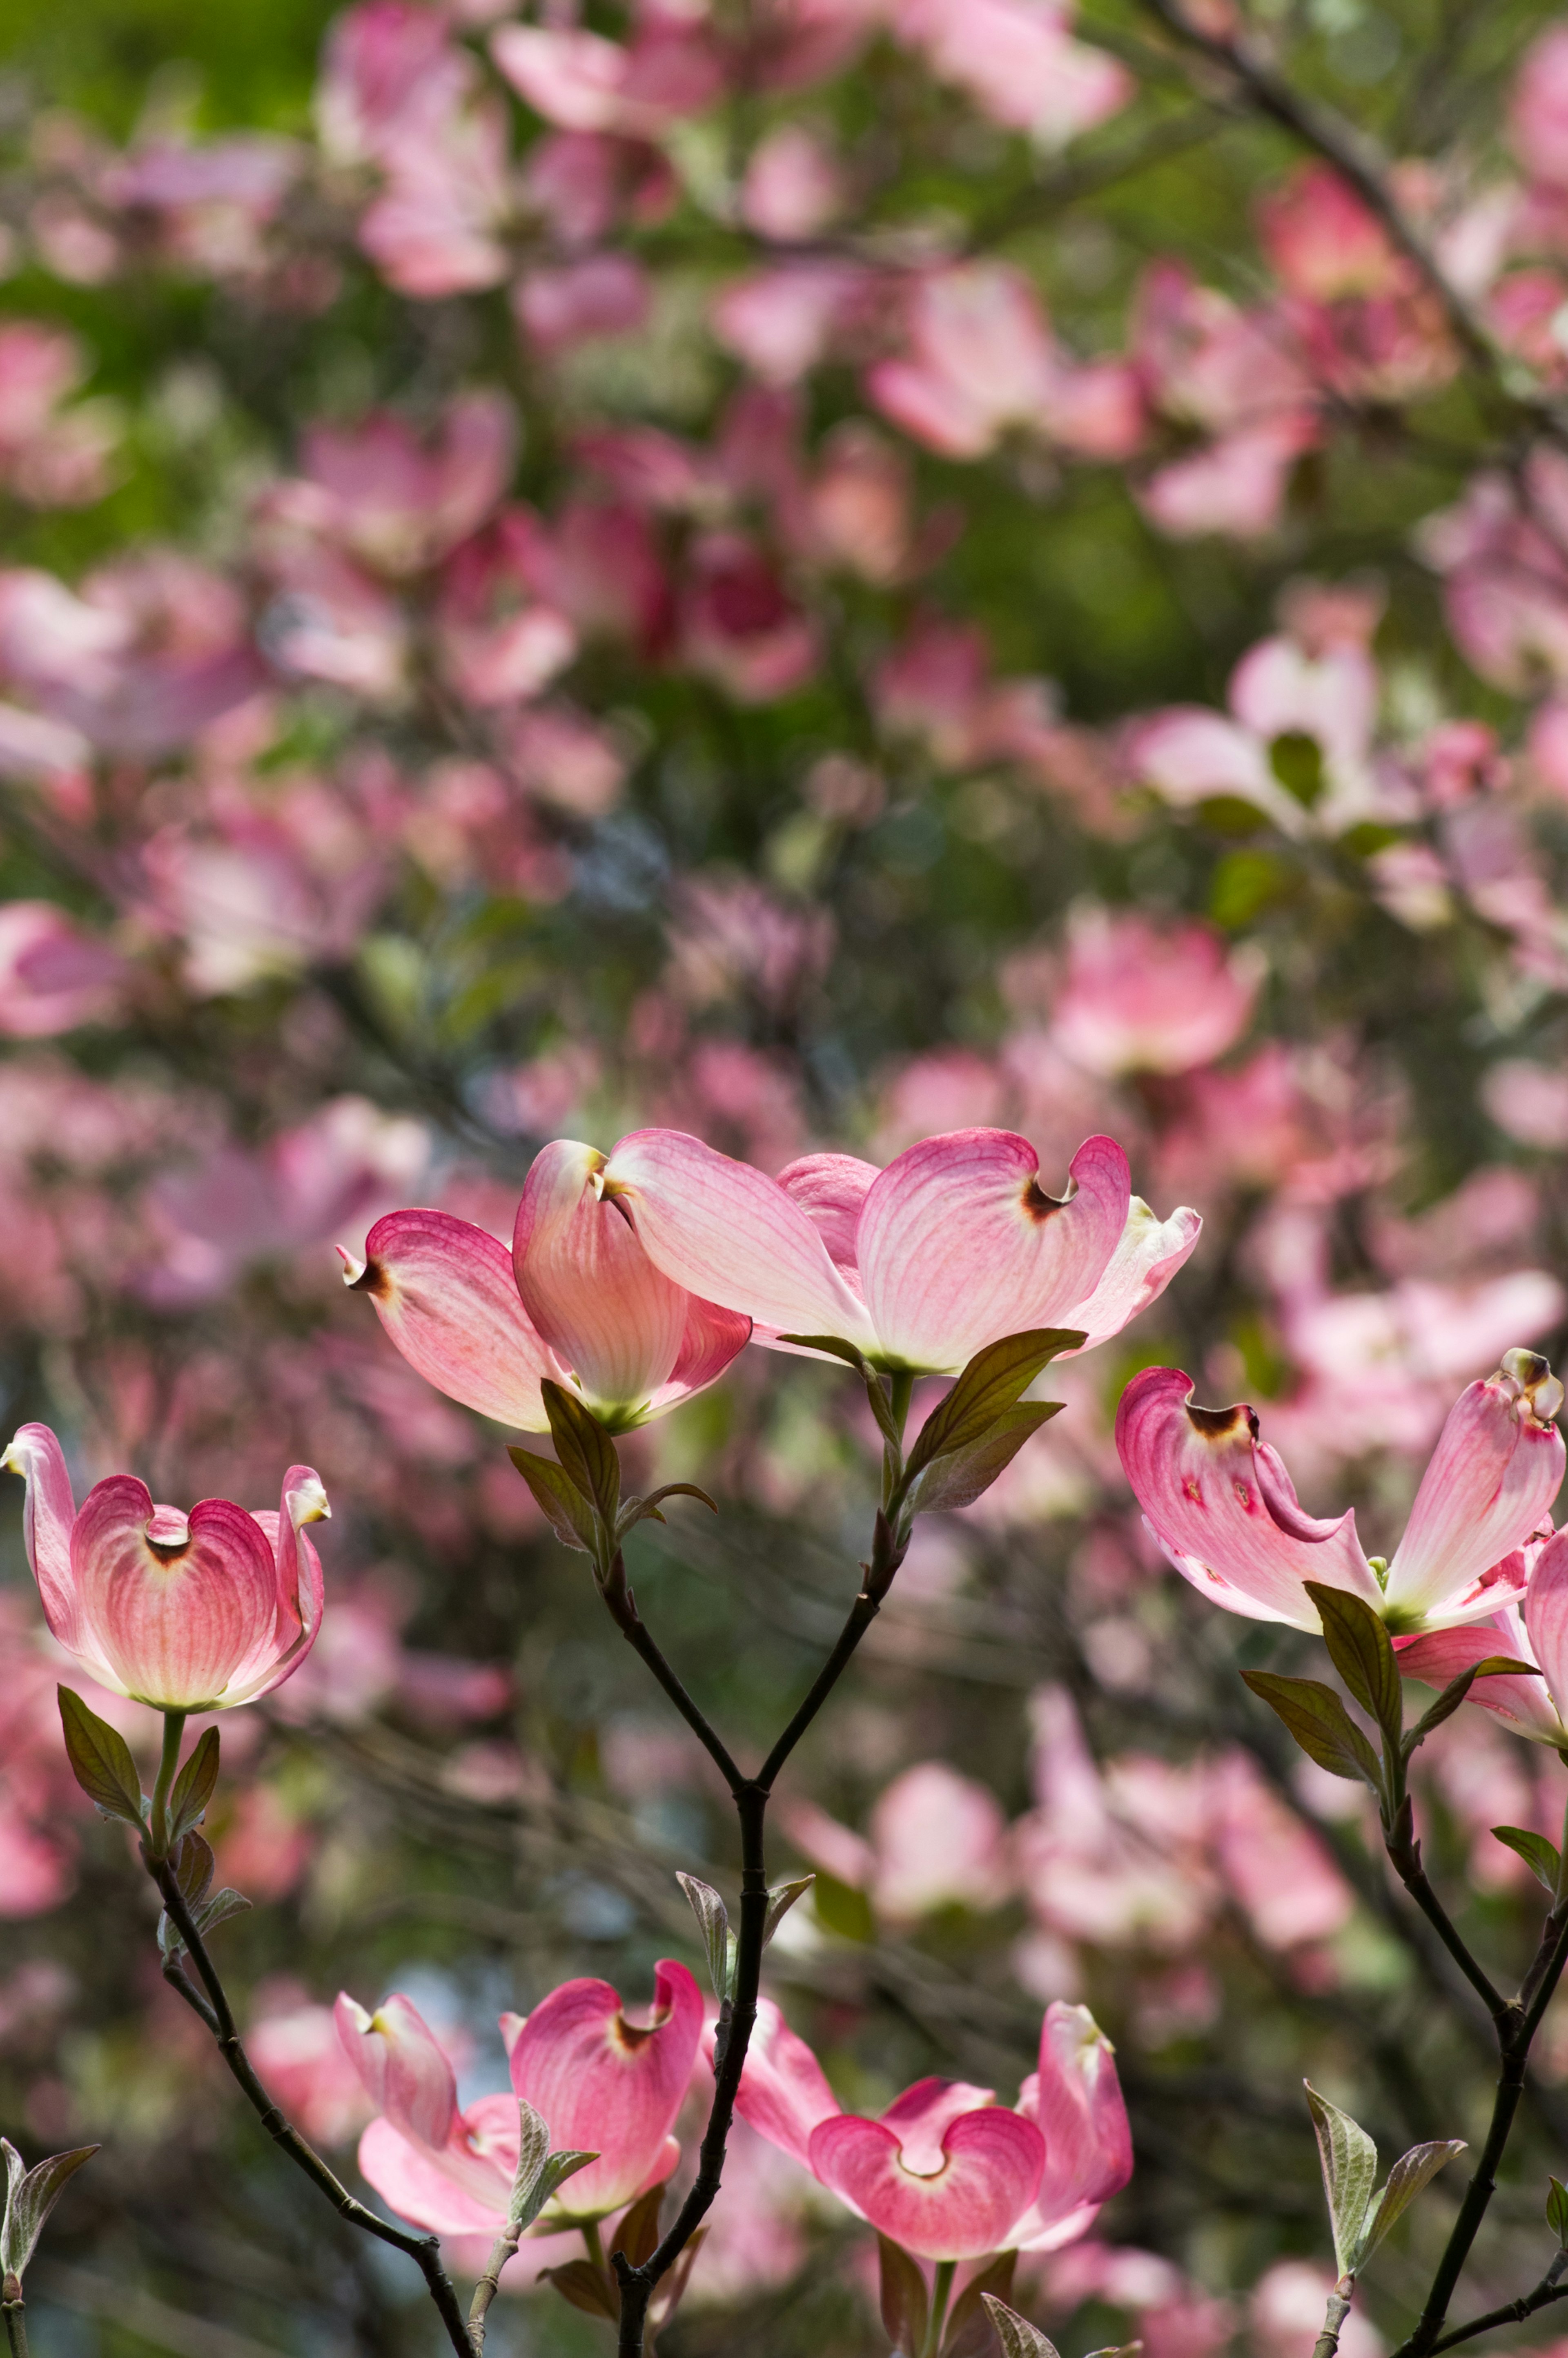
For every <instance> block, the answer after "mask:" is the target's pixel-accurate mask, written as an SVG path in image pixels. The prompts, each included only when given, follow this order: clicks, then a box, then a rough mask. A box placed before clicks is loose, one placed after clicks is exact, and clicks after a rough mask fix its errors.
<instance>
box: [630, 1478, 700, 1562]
mask: <svg viewBox="0 0 1568 2358" xmlns="http://www.w3.org/2000/svg"><path fill="white" fill-rule="evenodd" d="M666 1498H700V1499H701V1501H702V1503H703V1505H704V1506H705V1507H708V1508H710V1509H712V1511H713V1513H714V1514H717V1513H718V1512H719V1509H718V1506H717V1504H716V1502H715V1501H714V1500H713V1499H712V1498H709V1497H708V1493H707V1491H706V1490H699V1489H698V1488H697V1484H696V1483H695V1482H665V1484H663V1485H662V1487H660V1488H659V1489H657V1490H651V1491H650V1492H649V1493H648V1496H647V1497H646V1498H628V1499H627V1501H626V1504H625V1505H624V1506H623V1507H622V1509H621V1512H620V1513H619V1514H618V1515H617V1517H616V1518H615V1544H616V1546H617V1547H619V1546H620V1544H621V1542H622V1540H623V1539H624V1538H625V1536H626V1534H627V1532H628V1531H630V1530H631V1529H632V1526H633V1523H662V1522H663V1521H664V1520H665V1519H664V1517H663V1515H661V1514H660V1512H659V1509H660V1507H661V1506H662V1505H663V1503H664V1501H665V1499H666Z"/></svg>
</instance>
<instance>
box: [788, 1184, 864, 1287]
mask: <svg viewBox="0 0 1568 2358" xmlns="http://www.w3.org/2000/svg"><path fill="white" fill-rule="evenodd" d="M880 1177H881V1173H880V1171H879V1170H878V1168H877V1165H876V1164H875V1163H862V1162H861V1161H860V1157H859V1156H858V1155H854V1154H803V1155H802V1156H801V1157H800V1159H799V1161H798V1162H795V1163H786V1164H785V1166H784V1169H783V1170H782V1171H781V1172H780V1173H779V1175H778V1178H777V1180H776V1182H775V1183H774V1184H776V1185H777V1186H780V1187H782V1188H783V1189H784V1194H785V1195H788V1196H789V1197H790V1198H791V1200H792V1201H793V1202H794V1203H796V1204H798V1205H799V1206H800V1208H801V1210H802V1211H803V1212H804V1213H805V1214H806V1217H807V1218H808V1219H809V1220H810V1222H811V1224H812V1226H813V1228H816V1232H817V1234H818V1235H819V1236H820V1237H821V1238H822V1241H823V1243H824V1244H825V1245H826V1246H827V1253H828V1258H829V1260H831V1261H832V1262H833V1263H834V1266H835V1267H836V1268H838V1269H840V1270H842V1271H843V1272H844V1274H845V1276H846V1277H848V1278H849V1279H850V1280H851V1282H858V1281H857V1280H856V1271H857V1270H858V1269H859V1267H860V1260H859V1256H858V1253H857V1250H856V1245H855V1231H856V1229H857V1228H859V1226H860V1214H861V1211H862V1210H863V1209H864V1207H865V1201H866V1197H867V1196H868V1195H870V1193H871V1185H872V1183H873V1181H875V1180H877V1179H879V1178H880Z"/></svg>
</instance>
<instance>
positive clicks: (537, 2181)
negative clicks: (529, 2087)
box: [506, 2096, 599, 2235]
mask: <svg viewBox="0 0 1568 2358" xmlns="http://www.w3.org/2000/svg"><path fill="white" fill-rule="evenodd" d="M517 2125H518V2146H517V2167H516V2169H514V2172H513V2174H512V2197H511V2201H510V2202H509V2203H508V2205H507V2213H506V2224H507V2229H508V2232H509V2233H511V2234H518V2235H523V2234H526V2233H527V2231H528V2229H529V2228H530V2227H531V2226H532V2225H533V2223H534V2222H535V2219H536V2218H537V2217H538V2215H539V2213H540V2212H541V2211H542V2210H543V2209H544V2207H545V2205H546V2202H548V2201H550V2199H551V2197H552V2196H553V2195H554V2193H555V2191H556V2190H557V2187H558V2186H562V2185H564V2184H565V2183H566V2180H568V2178H571V2177H573V2176H574V2175H575V2174H576V2172H577V2171H578V2170H579V2169H587V2168H588V2165H589V2162H590V2161H597V2160H598V2159H599V2156H598V2155H597V2154H596V2153H579V2152H577V2151H576V2150H575V2149H572V2148H568V2147H563V2148H562V2149H561V2151H560V2152H559V2153H552V2152H551V2151H550V2132H549V2129H548V2127H547V2125H546V2121H545V2117H544V2115H543V2114H542V2113H537V2112H535V2109H534V2107H533V2105H532V2104H530V2103H529V2102H528V2100H527V2098H526V2097H525V2096H520V2097H519V2098H518V2100H517Z"/></svg>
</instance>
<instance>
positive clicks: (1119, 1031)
mask: <svg viewBox="0 0 1568 2358" xmlns="http://www.w3.org/2000/svg"><path fill="white" fill-rule="evenodd" d="M1262 979H1263V957H1262V954H1261V952H1260V950H1259V949H1258V948H1257V947H1256V946H1253V945H1250V944H1249V945H1244V946H1242V947H1241V948H1239V949H1237V950H1234V951H1230V952H1228V953H1227V947H1226V944H1225V940H1224V937H1223V936H1222V935H1220V934H1219V933H1217V931H1216V930H1215V929H1214V927H1212V926H1210V925H1163V926H1162V925H1155V924H1153V923H1152V922H1151V920H1150V919H1149V918H1147V917H1144V916H1141V915H1140V914H1137V913H1136V912H1135V911H1130V910H1127V911H1119V912H1117V913H1116V914H1114V915H1113V914H1111V913H1110V911H1108V910H1105V909H1092V910H1085V911H1083V912H1081V913H1080V914H1079V915H1078V916H1077V917H1076V921H1075V923H1074V925H1073V926H1072V929H1071V932H1070V935H1069V937H1068V946H1067V971H1066V976H1065V982H1064V986H1063V988H1062V990H1060V991H1059V992H1058V994H1057V997H1056V1002H1055V1005H1054V1008H1053V1009H1052V1011H1051V1031H1052V1035H1053V1037H1054V1040H1055V1042H1056V1044H1057V1046H1058V1047H1059V1048H1061V1049H1062V1050H1063V1051H1064V1052H1065V1055H1068V1056H1070V1057H1071V1058H1072V1060H1073V1062H1074V1064H1076V1065H1081V1066H1082V1067H1083V1069H1084V1070H1085V1071H1086V1072H1089V1073H1103V1074H1107V1075H1110V1074H1116V1073H1136V1072H1146V1073H1187V1072H1191V1071H1192V1070H1193V1069H1194V1067H1195V1065H1209V1064H1212V1063H1213V1062H1214V1060H1215V1058H1216V1057H1217V1056H1223V1055H1224V1054H1225V1052H1226V1050H1227V1048H1230V1047H1234V1045H1235V1044H1236V1042H1237V1041H1238V1039H1239V1038H1240V1036H1241V1034H1242V1033H1243V1032H1244V1031H1245V1030H1246V1029H1247V1025H1248V1023H1249V1021H1250V1019H1251V1014H1252V1002H1253V1001H1254V1000H1255V999H1256V997H1257V995H1258V988H1259V985H1260V982H1261V981H1262Z"/></svg>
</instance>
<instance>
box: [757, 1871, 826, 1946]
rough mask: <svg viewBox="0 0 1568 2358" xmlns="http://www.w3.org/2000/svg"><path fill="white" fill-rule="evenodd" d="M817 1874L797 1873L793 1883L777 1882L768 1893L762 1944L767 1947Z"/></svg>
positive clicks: (763, 1921) (814, 1880) (763, 1920)
mask: <svg viewBox="0 0 1568 2358" xmlns="http://www.w3.org/2000/svg"><path fill="white" fill-rule="evenodd" d="M815 1882H816V1876H815V1875H797V1876H796V1877H795V1880H794V1882H793V1883H775V1884H774V1885H773V1887H772V1889H771V1890H770V1891H769V1893H768V1912H767V1914H766V1915H765V1916H764V1917H763V1919H762V1946H763V1948H764V1949H765V1948H766V1947H767V1945H768V1942H770V1941H771V1940H772V1939H773V1934H774V1933H775V1932H776V1931H778V1929H779V1926H780V1925H781V1924H782V1923H783V1922H784V1918H785V1917H786V1916H787V1915H788V1914H789V1911H790V1909H792V1908H793V1907H794V1906H795V1901H796V1900H797V1899H804V1898H805V1897H806V1893H807V1892H808V1891H809V1890H810V1888H811V1887H812V1885H813V1884H814V1883H815Z"/></svg>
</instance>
